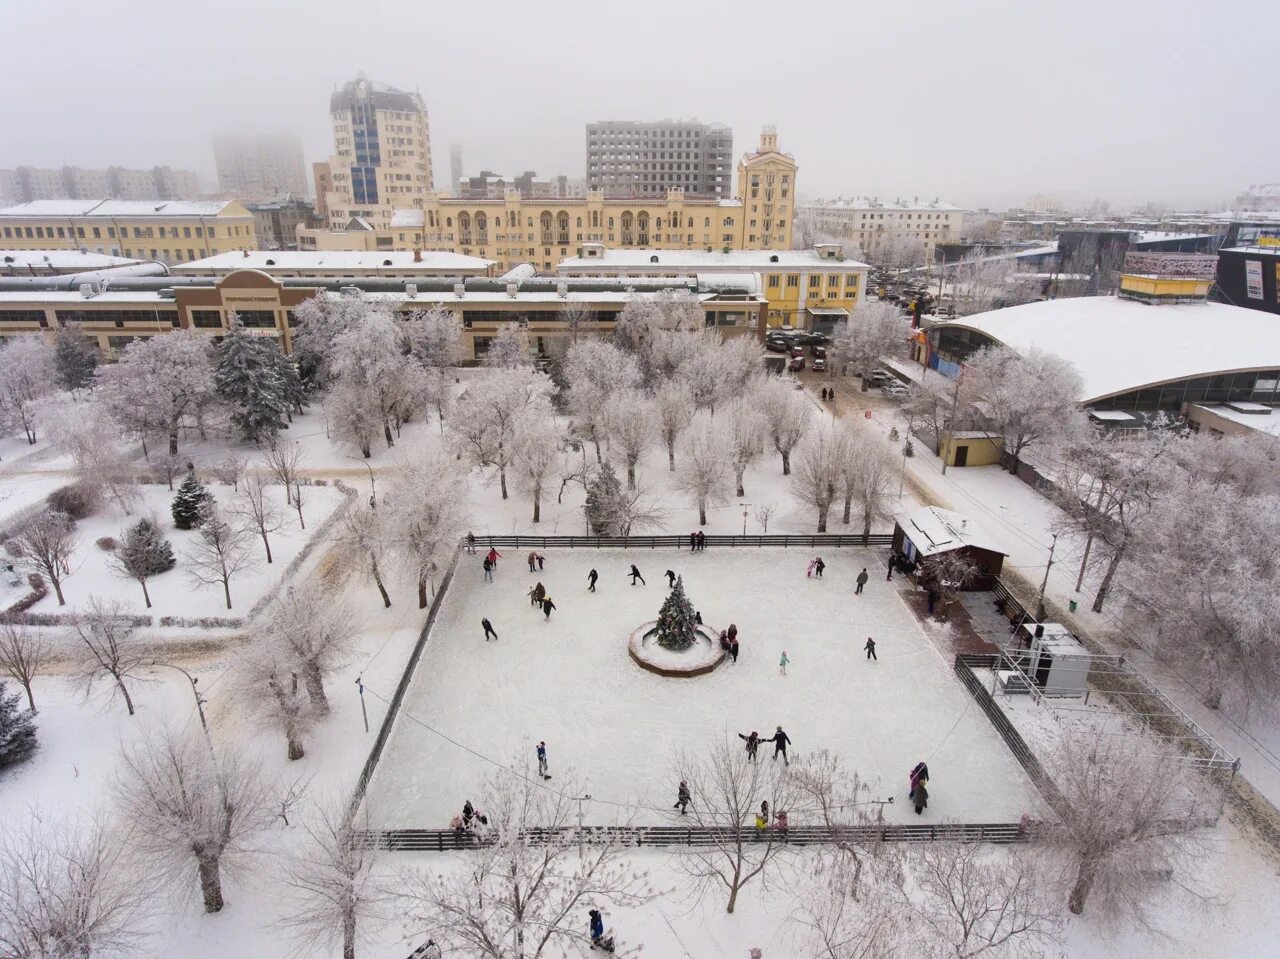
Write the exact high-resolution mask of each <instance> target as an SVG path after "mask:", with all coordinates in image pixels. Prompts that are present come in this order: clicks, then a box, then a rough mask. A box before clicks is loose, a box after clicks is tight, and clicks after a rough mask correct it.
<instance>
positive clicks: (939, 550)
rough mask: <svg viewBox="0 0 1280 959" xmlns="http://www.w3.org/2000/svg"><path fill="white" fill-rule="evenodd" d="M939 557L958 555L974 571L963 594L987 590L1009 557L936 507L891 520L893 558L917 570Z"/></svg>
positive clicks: (969, 524)
mask: <svg viewBox="0 0 1280 959" xmlns="http://www.w3.org/2000/svg"><path fill="white" fill-rule="evenodd" d="M943 553H958V554H960V556H962V557H963V558H964V559H967V560H968V561H969V562H971V563H973V564H974V565H975V566H976V567H977V568H978V574H977V576H975V577H974V579H973V581H972V582H971V583H969V584H968V585H966V586H965V587H964V588H965V589H966V590H986V589H991V588H992V586H994V585H995V581H996V578H997V577H998V576H999V575H1000V570H1001V569H1003V568H1004V558H1005V557H1006V556H1008V555H1009V554H1008V553H1007V552H1006V551H1005V549H1004V548H1003V547H1002V546H1001V545H1000V544H999V543H998V542H996V540H995V538H994V537H992V536H991V535H990V534H989V533H988V532H987V531H986V530H985V529H983V528H982V527H981V526H979V525H978V524H977V523H975V522H974V521H973V520H971V519H969V518H968V517H967V516H962V515H961V514H959V513H956V512H953V511H952V510H949V509H943V508H942V507H940V506H923V507H920V508H919V509H915V510H911V511H910V512H906V513H899V514H898V515H897V516H895V517H894V518H893V554H894V556H896V557H898V558H899V559H902V560H905V561H906V562H907V563H909V564H911V565H913V566H918V565H919V564H920V563H922V562H924V561H925V560H926V559H929V558H930V557H933V556H940V555H942V554H943Z"/></svg>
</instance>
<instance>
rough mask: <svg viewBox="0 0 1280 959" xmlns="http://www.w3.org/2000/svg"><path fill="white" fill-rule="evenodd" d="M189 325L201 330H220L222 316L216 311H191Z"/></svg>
mask: <svg viewBox="0 0 1280 959" xmlns="http://www.w3.org/2000/svg"><path fill="white" fill-rule="evenodd" d="M191 325H192V326H194V327H198V328H199V329H202V330H220V329H222V314H221V313H219V312H218V311H217V310H192V311H191Z"/></svg>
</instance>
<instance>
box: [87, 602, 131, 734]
mask: <svg viewBox="0 0 1280 959" xmlns="http://www.w3.org/2000/svg"><path fill="white" fill-rule="evenodd" d="M71 629H72V632H73V634H74V637H75V639H76V640H78V641H79V643H80V645H81V646H83V647H84V649H83V651H82V652H81V655H80V658H79V662H78V664H77V667H78V668H77V672H78V676H79V678H80V680H81V682H82V683H83V684H84V688H85V694H86V695H88V694H89V693H90V692H91V691H92V690H93V684H94V683H95V682H97V681H98V680H100V679H106V678H108V677H110V679H111V682H112V683H113V684H114V686H115V689H116V691H117V692H119V693H120V695H121V696H122V697H123V698H124V704H125V708H126V709H128V710H129V715H130V716H132V715H133V697H132V695H130V693H129V683H131V682H134V681H135V679H136V674H137V673H138V671H139V670H140V669H141V668H142V665H143V649H142V645H141V644H140V643H139V642H138V641H137V640H136V639H134V637H133V623H132V621H131V619H130V617H129V616H128V614H127V613H126V612H125V609H124V604H123V603H121V602H120V601H119V600H114V599H113V600H106V599H99V598H98V597H96V596H92V597H90V598H89V604H88V607H87V608H86V609H85V610H84V611H83V612H81V613H80V614H79V615H77V616H76V617H75V618H74V619H73V620H72V621H71Z"/></svg>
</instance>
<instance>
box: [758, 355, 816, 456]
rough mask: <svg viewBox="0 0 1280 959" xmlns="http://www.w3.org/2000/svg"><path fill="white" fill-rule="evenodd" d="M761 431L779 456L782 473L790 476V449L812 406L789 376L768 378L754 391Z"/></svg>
mask: <svg viewBox="0 0 1280 959" xmlns="http://www.w3.org/2000/svg"><path fill="white" fill-rule="evenodd" d="M755 399H756V403H757V405H758V407H759V409H760V412H761V414H762V415H763V416H764V423H765V432H766V433H767V435H768V437H769V440H770V441H771V442H772V443H773V448H774V449H775V450H777V451H778V455H779V456H781V457H782V475H783V476H790V475H791V451H792V450H794V449H795V448H796V444H798V443H799V442H800V440H801V439H802V438H803V437H804V434H805V431H806V430H807V429H808V428H809V421H810V419H812V417H813V408H812V407H811V406H810V404H809V401H808V400H807V399H805V397H804V394H803V393H801V392H800V391H799V390H797V389H796V384H795V381H794V380H792V379H791V378H790V377H770V378H769V379H768V380H766V381H765V382H764V384H763V385H762V386H761V387H760V389H759V390H758V391H757V392H756V394H755Z"/></svg>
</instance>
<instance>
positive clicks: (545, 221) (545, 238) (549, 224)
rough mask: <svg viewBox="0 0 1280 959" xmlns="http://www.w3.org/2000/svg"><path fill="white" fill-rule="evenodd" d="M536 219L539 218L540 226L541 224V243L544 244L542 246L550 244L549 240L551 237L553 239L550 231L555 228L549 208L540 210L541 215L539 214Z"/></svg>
mask: <svg viewBox="0 0 1280 959" xmlns="http://www.w3.org/2000/svg"><path fill="white" fill-rule="evenodd" d="M538 219H539V222H540V223H541V226H542V242H543V245H544V246H550V245H551V241H552V239H553V234H552V231H553V230H554V229H555V227H554V225H553V218H552V216H551V211H550V210H543V211H542V216H540V217H539V218H538Z"/></svg>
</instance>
